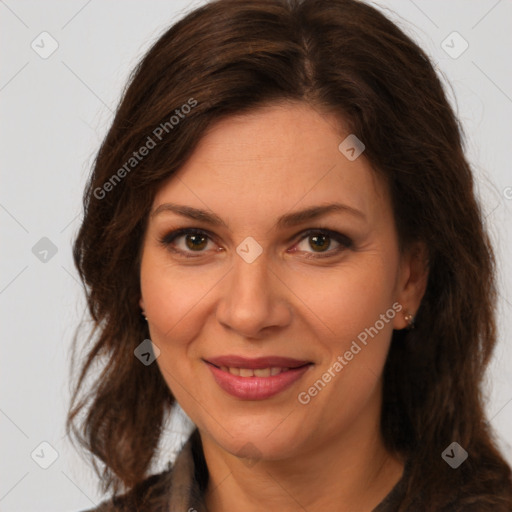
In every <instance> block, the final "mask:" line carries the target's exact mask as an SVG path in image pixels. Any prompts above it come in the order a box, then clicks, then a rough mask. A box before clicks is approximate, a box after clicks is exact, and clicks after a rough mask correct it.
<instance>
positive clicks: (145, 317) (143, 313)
mask: <svg viewBox="0 0 512 512" xmlns="http://www.w3.org/2000/svg"><path fill="white" fill-rule="evenodd" d="M141 315H142V316H143V317H144V320H146V322H147V321H148V318H147V316H146V312H145V311H141Z"/></svg>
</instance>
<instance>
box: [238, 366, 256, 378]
mask: <svg viewBox="0 0 512 512" xmlns="http://www.w3.org/2000/svg"><path fill="white" fill-rule="evenodd" d="M240 377H254V371H253V370H251V369H250V368H240Z"/></svg>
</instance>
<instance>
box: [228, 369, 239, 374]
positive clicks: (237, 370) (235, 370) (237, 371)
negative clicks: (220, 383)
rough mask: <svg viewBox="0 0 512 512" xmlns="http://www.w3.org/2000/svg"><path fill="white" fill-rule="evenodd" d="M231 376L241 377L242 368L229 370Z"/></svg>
mask: <svg viewBox="0 0 512 512" xmlns="http://www.w3.org/2000/svg"><path fill="white" fill-rule="evenodd" d="M229 373H231V375H240V368H229Z"/></svg>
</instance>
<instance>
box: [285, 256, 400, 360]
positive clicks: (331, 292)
mask: <svg viewBox="0 0 512 512" xmlns="http://www.w3.org/2000/svg"><path fill="white" fill-rule="evenodd" d="M394 270H395V269H394V266H393V261H391V260H390V261H384V260H383V259H382V258H381V257H378V256H376V255H375V254H371V255H368V256H367V257H364V258H360V259H359V260H358V261H357V262H356V261H354V262H353V263H348V264H346V265H340V267H339V268H335V269H329V271H328V272H326V273H325V274H324V275H323V276H322V275H319V274H318V272H315V273H313V272H309V273H308V272H306V273H303V274H302V275H301V276H300V277H296V281H295V286H294V288H293V289H294V292H295V293H296V295H297V296H298V297H300V298H301V299H302V301H303V302H304V304H305V305H306V307H307V308H309V309H310V310H311V312H312V313H313V315H314V316H315V317H316V318H317V319H318V320H317V322H318V321H319V322H318V323H320V324H321V325H323V330H324V331H325V333H326V334H327V339H329V340H331V343H330V344H331V349H332V348H333V347H335V348H336V350H341V349H344V347H345V346H347V344H348V345H349V346H350V343H351V341H352V340H355V339H356V338H357V336H358V335H359V334H361V333H363V334H362V336H361V338H364V333H365V332H366V331H365V329H370V328H371V327H373V326H375V324H376V322H377V323H378V324H377V328H378V330H379V331H383V334H384V337H388V336H389V333H390V332H391V330H392V323H391V321H392V318H390V317H391V316H392V315H394V310H393V309H392V304H393V296H394V281H395V272H394ZM390 308H391V311H389V310H390ZM387 312H388V314H387V316H386V313H387ZM381 315H385V319H384V320H385V321H384V325H382V320H381ZM386 320H387V321H386ZM372 332H374V331H372Z"/></svg>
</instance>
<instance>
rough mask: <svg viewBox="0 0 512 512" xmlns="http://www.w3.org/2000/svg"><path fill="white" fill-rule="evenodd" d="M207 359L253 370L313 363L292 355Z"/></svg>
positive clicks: (230, 366) (210, 361)
mask: <svg viewBox="0 0 512 512" xmlns="http://www.w3.org/2000/svg"><path fill="white" fill-rule="evenodd" d="M205 361H206V362H207V363H211V364H213V365H215V366H219V367H221V366H227V367H228V368H248V369H253V370H256V369H258V368H298V367H299V366H304V365H306V364H310V363H311V361H301V360H299V359H292V358H290V357H280V356H267V357H255V358H249V357H242V356H235V355H227V356H218V357H209V358H208V359H205Z"/></svg>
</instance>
